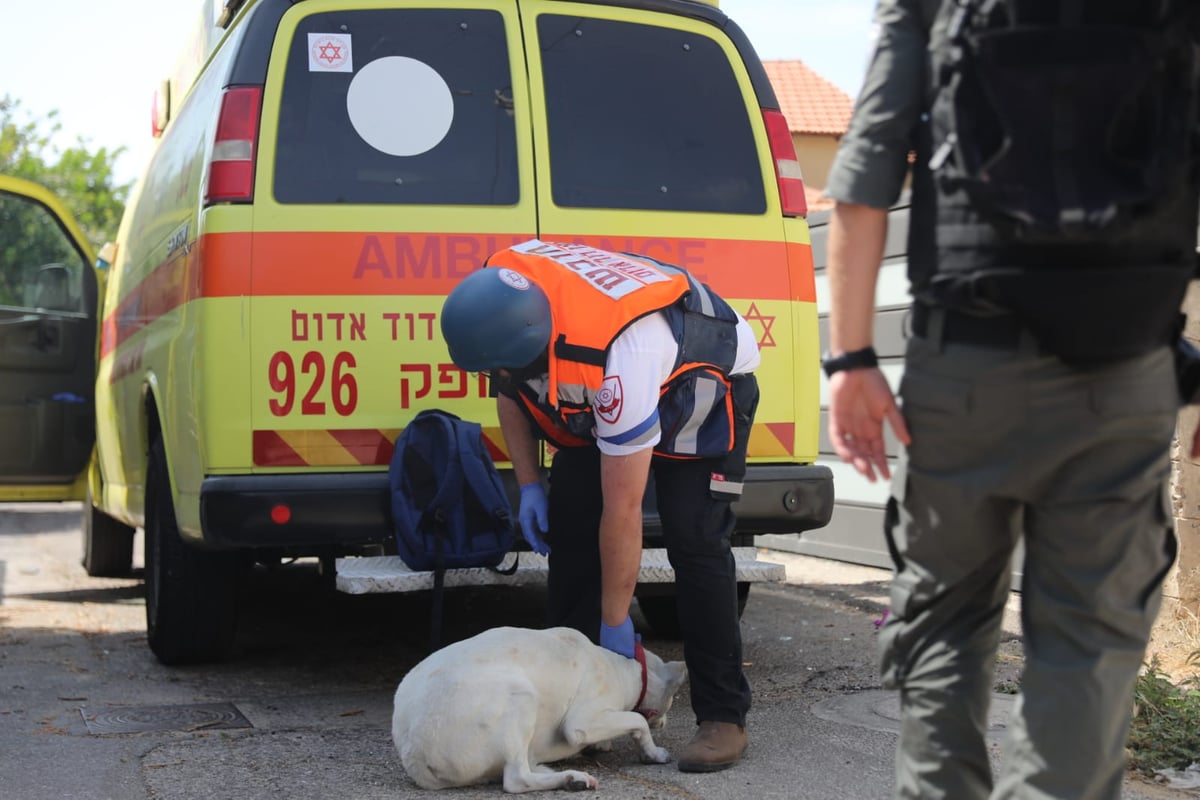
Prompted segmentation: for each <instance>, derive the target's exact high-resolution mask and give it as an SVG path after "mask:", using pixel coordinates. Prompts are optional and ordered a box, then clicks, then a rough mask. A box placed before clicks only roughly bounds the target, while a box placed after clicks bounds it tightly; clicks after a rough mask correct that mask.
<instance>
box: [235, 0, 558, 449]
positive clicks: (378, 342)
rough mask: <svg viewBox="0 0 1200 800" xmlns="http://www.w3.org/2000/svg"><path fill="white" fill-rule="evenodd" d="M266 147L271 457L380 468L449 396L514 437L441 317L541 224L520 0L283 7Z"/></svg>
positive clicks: (260, 348)
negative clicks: (414, 425)
mask: <svg viewBox="0 0 1200 800" xmlns="http://www.w3.org/2000/svg"><path fill="white" fill-rule="evenodd" d="M268 76H269V77H268V82H267V85H266V87H265V90H264V105H263V116H262V129H261V134H260V139H261V141H262V142H264V148H265V149H264V151H263V152H262V153H261V154H260V156H259V164H258V175H257V185H258V190H257V194H256V199H255V207H254V233H253V248H254V256H253V259H254V267H253V276H252V278H251V284H250V285H251V294H252V297H251V314H250V319H251V321H250V325H251V340H252V341H253V352H252V356H251V376H252V378H251V385H252V391H253V405H252V408H253V420H252V426H253V433H252V435H253V452H252V458H253V466H254V467H255V468H256V469H258V470H261V471H287V470H293V469H300V470H314V471H316V470H320V471H331V470H356V469H359V468H369V469H372V470H377V469H378V468H379V467H380V466H384V465H386V464H387V463H388V461H389V459H390V456H391V449H392V443H393V442H394V440H395V437H396V435H397V433H398V431H399V429H400V428H402V427H403V426H404V425H405V424H406V423H407V421H408V420H409V419H411V418H412V417H413V416H414V415H415V414H416V413H417V412H419V411H421V410H422V409H426V408H442V409H445V410H448V411H452V412H453V413H455V414H458V415H460V416H462V417H464V418H468V419H473V420H479V421H481V422H483V423H484V425H485V432H486V433H487V434H488V437H489V441H491V442H492V443H493V444H494V445H495V446H496V449H494V451H493V455H495V456H496V457H497V459H498V460H506V459H505V458H504V457H503V453H502V452H499V447H500V446H501V445H502V442H503V440H502V438H501V437H500V436H499V434H498V426H497V423H496V421H495V419H496V413H495V401H494V400H493V399H491V398H490V397H489V396H488V389H487V382H486V378H484V377H483V376H480V375H474V374H468V373H466V372H464V371H462V370H460V369H458V368H457V367H456V366H455V365H454V364H453V363H452V362H451V361H450V358H449V356H448V354H447V351H446V347H445V344H444V342H443V340H442V337H441V332H440V329H439V328H438V323H437V320H438V315H439V314H440V312H441V307H442V303H443V301H444V300H445V297H446V295H447V294H448V293H449V292H450V290H451V289H452V288H453V287H454V286H455V285H456V284H457V283H458V281H460V280H461V279H462V278H464V277H465V276H466V275H468V274H470V273H471V272H472V271H474V270H476V269H478V268H479V267H480V266H481V264H482V263H483V261H484V259H485V258H486V257H487V256H488V255H489V254H490V253H492V252H494V251H496V250H499V249H502V248H505V247H508V246H510V245H512V244H515V243H518V242H521V241H525V240H527V239H529V238H532V237H533V236H535V235H536V231H537V219H536V213H537V206H536V202H535V195H534V179H533V152H532V139H531V134H530V130H529V107H530V101H529V98H528V83H527V80H526V77H525V67H524V52H523V50H522V44H521V30H520V18H519V16H518V14H517V3H516V0H483V2H480V1H479V0H464V2H447V1H446V0H429V2H425V3H422V4H421V5H420V7H419V8H413V7H410V6H409V4H395V5H391V6H389V5H386V4H380V3H376V2H371V3H366V2H364V3H362V4H361V5H359V4H356V3H353V2H342V1H339V2H333V1H332V0H308V1H307V2H304V3H298V4H296V5H295V6H294V7H293V8H292V9H291V10H289V11H288V12H287V13H286V14H285V15H284V16H283V19H282V22H281V24H280V26H279V32H278V34H277V38H276V43H275V48H274V49H273V51H272V55H271V64H270V69H269V71H268Z"/></svg>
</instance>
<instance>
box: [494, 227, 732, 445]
mask: <svg viewBox="0 0 1200 800" xmlns="http://www.w3.org/2000/svg"><path fill="white" fill-rule="evenodd" d="M486 266H488V267H490V268H503V269H510V270H512V271H514V272H517V273H520V274H521V275H523V276H524V277H525V278H527V279H528V280H530V281H532V282H533V283H535V284H537V286H538V287H539V288H541V290H542V291H543V292H545V293H546V297H547V298H548V299H549V302H550V316H551V328H550V331H551V332H550V352H549V373H548V380H549V385H548V387H547V390H546V394H545V398H544V400H543V399H542V398H541V397H540V396H539V395H538V393H536V392H535V391H534V390H533V389H532V388H531V387H529V386H528V385H524V384H523V385H521V386H517V387H515V388H516V389H517V396H518V399H519V400H520V405H521V406H522V408H523V409H524V410H525V412H526V414H527V415H528V416H529V417H530V419H531V420H532V421H533V423H534V424H535V425H536V426H537V427H538V428H539V429H540V430H541V431H542V433H543V434H544V435H545V436H546V438H547V439H549V440H550V441H551V442H552V443H553V444H555V445H556V446H558V447H581V446H587V445H591V444H593V443H594V441H595V438H594V435H593V430H594V428H595V418H594V416H593V410H592V403H591V400H592V398H593V397H594V396H595V394H596V392H597V391H599V389H600V387H601V384H602V383H603V382H604V377H605V376H604V370H605V365H606V363H607V356H608V348H609V346H610V345H611V344H612V342H613V341H614V340H615V339H616V338H617V336H619V335H620V334H621V332H622V331H624V330H625V329H626V328H628V327H629V325H630V324H632V323H633V322H635V321H636V320H638V319H640V318H642V317H644V316H646V315H647V314H652V313H654V312H656V311H665V312H666V313H667V319H668V322H669V323H670V326H671V329H672V331H673V332H674V333H675V339H676V343H677V344H678V345H679V354H680V355H679V358H678V359H677V360H676V363H675V368H674V369H673V370H672V371H671V375H670V376H668V378H667V380H666V381H665V382H664V383H663V385H662V386H661V387H660V388H659V425H660V428H661V430H662V439H661V441H660V442H659V444H658V445H656V446H655V452H656V453H658V454H660V455H668V456H675V457H683V458H708V457H716V456H721V455H724V454H726V453H728V452H729V450H730V449H731V448H732V447H733V400H732V394H731V393H730V388H729V371H730V370H731V369H732V368H733V362H734V358H735V357H736V354H737V329H736V328H737V320H738V317H737V314H736V312H734V311H733V309H732V308H730V307H729V305H728V304H727V303H726V302H725V301H724V300H722V299H721V298H720V297H718V296H717V295H716V294H714V293H713V292H712V291H711V290H709V289H708V287H707V286H705V285H704V284H702V283H700V282H699V281H697V280H696V279H695V278H694V277H692V276H691V275H689V274H688V273H687V272H686V271H684V270H683V269H681V268H679V267H675V266H672V265H669V264H663V263H662V262H659V261H655V260H654V259H650V258H647V257H644V256H635V255H630V254H624V253H610V252H607V251H604V250H597V249H596V248H593V247H588V246H586V245H577V244H558V243H547V242H542V241H539V240H537V239H533V240H531V241H528V242H525V243H523V244H519V245H516V246H514V247H510V248H508V249H506V250H501V251H499V252H497V253H494V254H493V255H492V256H491V257H490V258H489V259H488V261H487V265H486Z"/></svg>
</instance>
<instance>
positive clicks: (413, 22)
mask: <svg viewBox="0 0 1200 800" xmlns="http://www.w3.org/2000/svg"><path fill="white" fill-rule="evenodd" d="M511 75H512V70H511V67H510V65H509V54H508V48H507V45H506V43H505V33H504V22H503V19H502V18H501V16H500V14H498V13H496V12H495V11H479V10H461V9H453V10H450V9H445V10H443V9H380V10H373V11H364V10H349V11H334V12H327V13H320V14H313V15H310V16H308V17H306V18H305V19H304V20H302V21H301V23H300V25H299V27H298V28H297V31H296V35H295V38H294V39H293V40H292V42H291V44H290V46H289V49H288V59H287V73H286V75H285V77H284V85H283V97H282V99H281V102H280V107H279V137H278V142H277V143H276V149H275V186H274V192H275V199H276V200H277V201H278V202H280V203H321V204H325V203H386V204H422V205H446V204H453V205H512V204H515V203H516V202H517V200H518V186H517V151H516V134H515V127H514V123H513V113H514V109H513V105H512V77H511Z"/></svg>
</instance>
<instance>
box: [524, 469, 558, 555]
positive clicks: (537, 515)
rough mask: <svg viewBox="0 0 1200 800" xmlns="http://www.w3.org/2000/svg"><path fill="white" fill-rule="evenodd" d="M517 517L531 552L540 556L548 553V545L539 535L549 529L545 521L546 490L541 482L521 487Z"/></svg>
mask: <svg viewBox="0 0 1200 800" xmlns="http://www.w3.org/2000/svg"><path fill="white" fill-rule="evenodd" d="M517 517H518V519H519V520H520V521H521V535H522V536H524V537H525V541H527V542H529V546H530V547H532V548H533V552H535V553H537V554H538V555H540V556H544V555H549V554H550V545H548V544H546V540H545V539H543V538H542V536H541V534H543V533H546V532H547V531H548V530H549V529H550V524H549V523H548V522H547V521H546V490H545V489H543V488H542V484H540V483H537V482H534V483H527V484H525V485H524V486H522V487H521V510H520V511H519V512H518V514H517Z"/></svg>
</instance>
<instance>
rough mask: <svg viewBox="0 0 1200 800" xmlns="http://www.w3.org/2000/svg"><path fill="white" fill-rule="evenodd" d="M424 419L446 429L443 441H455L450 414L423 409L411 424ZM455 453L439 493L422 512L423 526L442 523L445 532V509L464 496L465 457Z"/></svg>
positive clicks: (438, 489) (439, 486) (447, 464)
mask: <svg viewBox="0 0 1200 800" xmlns="http://www.w3.org/2000/svg"><path fill="white" fill-rule="evenodd" d="M454 419H458V418H457V417H455V418H454ZM423 420H429V421H430V422H431V423H434V424H437V425H439V426H441V427H442V428H443V429H444V434H445V435H444V436H443V437H441V438H442V441H454V437H455V434H456V430H455V425H454V423H453V422H452V421H451V420H450V419H449V415H447V414H446V413H444V412H441V411H437V410H428V411H422V412H421V413H420V414H417V416H416V417H415V418H414V419H413V421H412V422H411V423H409V424H412V425H416V424H419V423H421V422H422V421H423ZM435 438H436V437H435ZM454 455H455V456H457V457H456V458H448V459H446V470H445V472H443V473H442V475H441V476H440V478H439V480H438V488H437V493H436V494H434V496H433V499H432V500H431V501H430V502H429V505H428V506H427V507H426V508H425V509H424V510H423V511H422V512H421V521H420V522H419V523H418V525H419V527H421V528H428V529H433V528H434V526H436V525H440V526H441V527H442V528H443V532H444V529H445V526H446V524H447V518H446V513H445V509H446V508H448V507H452V506H454V505H456V504H457V503H458V500H459V498H461V497H462V485H463V458H462V456H461V454H460V453H457V452H456V453H455V454H454ZM431 517H432V518H431Z"/></svg>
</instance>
